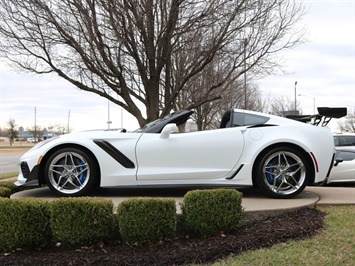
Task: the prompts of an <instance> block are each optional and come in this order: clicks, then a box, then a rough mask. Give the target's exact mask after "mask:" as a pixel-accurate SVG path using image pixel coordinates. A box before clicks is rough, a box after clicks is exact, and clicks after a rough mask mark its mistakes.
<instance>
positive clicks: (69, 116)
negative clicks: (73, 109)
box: [68, 110, 70, 134]
mask: <svg viewBox="0 0 355 266" xmlns="http://www.w3.org/2000/svg"><path fill="white" fill-rule="evenodd" d="M69 121H70V110H69V112H68V134H69V133H70V132H69Z"/></svg>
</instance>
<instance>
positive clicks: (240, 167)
mask: <svg viewBox="0 0 355 266" xmlns="http://www.w3.org/2000/svg"><path fill="white" fill-rule="evenodd" d="M243 166H244V164H242V165H241V166H239V168H238V169H237V171H235V173H234V174H233V175H232V176H229V177H226V179H228V180H232V179H233V178H234V177H235V176H236V175H237V174H238V173H239V171H240V170H242V168H243Z"/></svg>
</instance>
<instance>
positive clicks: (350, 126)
mask: <svg viewBox="0 0 355 266" xmlns="http://www.w3.org/2000/svg"><path fill="white" fill-rule="evenodd" d="M338 129H339V130H340V132H350V133H355V111H353V112H352V113H351V112H349V113H348V115H347V116H346V117H345V118H344V119H342V120H338Z"/></svg>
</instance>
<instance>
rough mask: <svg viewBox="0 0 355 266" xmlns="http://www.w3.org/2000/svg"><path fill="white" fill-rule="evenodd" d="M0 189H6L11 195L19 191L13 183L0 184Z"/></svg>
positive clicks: (4, 182)
mask: <svg viewBox="0 0 355 266" xmlns="http://www.w3.org/2000/svg"><path fill="white" fill-rule="evenodd" d="M1 187H6V188H8V189H10V191H11V194H13V193H15V192H18V191H19V187H18V186H16V185H15V184H14V182H13V181H3V182H0V188H1Z"/></svg>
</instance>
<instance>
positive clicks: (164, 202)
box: [117, 198, 176, 244]
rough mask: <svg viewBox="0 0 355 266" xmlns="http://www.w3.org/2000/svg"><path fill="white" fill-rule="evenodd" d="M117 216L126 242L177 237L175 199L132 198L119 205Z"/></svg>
mask: <svg viewBox="0 0 355 266" xmlns="http://www.w3.org/2000/svg"><path fill="white" fill-rule="evenodd" d="M117 216H118V223H119V229H120V234H121V236H122V239H123V241H124V242H125V243H129V244H133V243H143V242H148V241H158V240H160V239H164V238H170V239H171V238H174V237H175V234H176V203H175V200H174V199H156V198H132V199H129V200H126V201H124V202H122V203H121V204H119V205H118V207H117Z"/></svg>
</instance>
